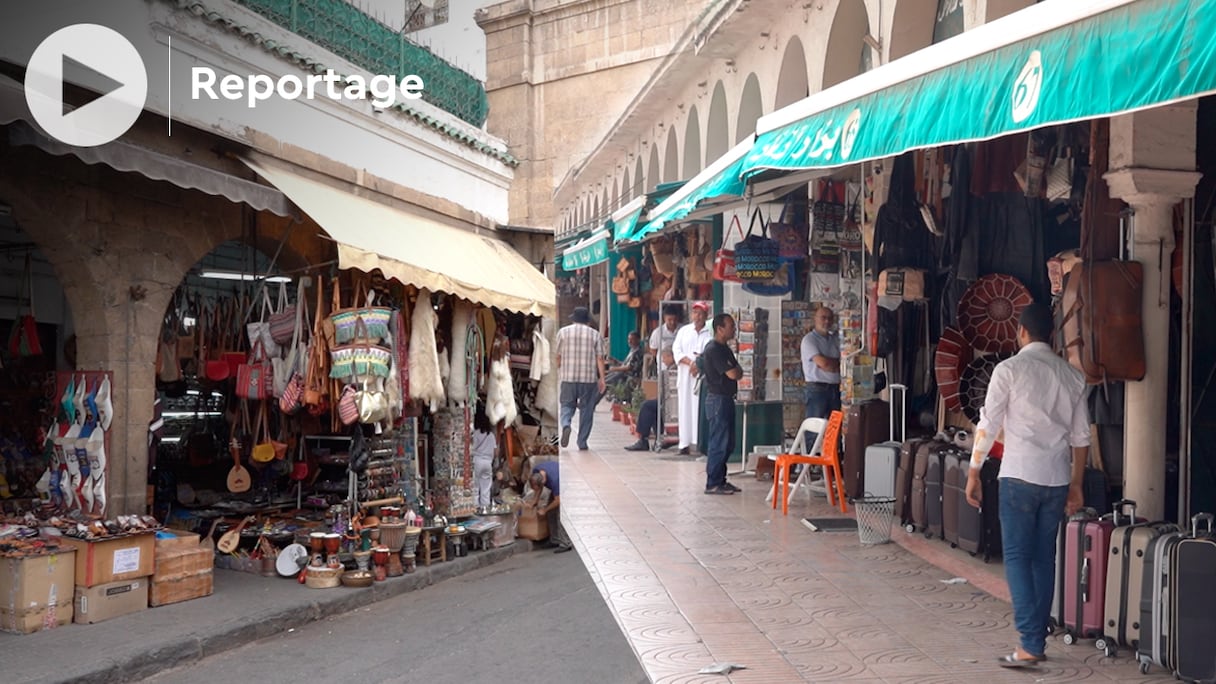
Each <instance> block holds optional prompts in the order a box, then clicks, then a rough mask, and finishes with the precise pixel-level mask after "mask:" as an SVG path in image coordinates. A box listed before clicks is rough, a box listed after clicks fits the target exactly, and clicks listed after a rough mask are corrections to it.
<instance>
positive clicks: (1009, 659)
mask: <svg viewBox="0 0 1216 684" xmlns="http://www.w3.org/2000/svg"><path fill="white" fill-rule="evenodd" d="M996 662H997V664H998V665H1000V666H1001V667H1033V666H1035V665H1038V664H1039V662H1041V659H1040V658H1034V657H1031V658H1019V657H1018V654H1017V652H1016V651H1015V652H1014V653H1010V654H1009V655H1004V656H1001V657H1000V658H997V659H996Z"/></svg>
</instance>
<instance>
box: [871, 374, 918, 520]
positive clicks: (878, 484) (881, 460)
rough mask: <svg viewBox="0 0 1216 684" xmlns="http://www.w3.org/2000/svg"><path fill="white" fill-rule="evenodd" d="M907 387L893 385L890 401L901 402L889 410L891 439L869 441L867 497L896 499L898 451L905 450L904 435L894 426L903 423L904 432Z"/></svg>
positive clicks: (901, 428)
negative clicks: (897, 434) (876, 442)
mask: <svg viewBox="0 0 1216 684" xmlns="http://www.w3.org/2000/svg"><path fill="white" fill-rule="evenodd" d="M907 391H908V390H907V388H906V387H904V386H903V385H891V403H892V404H898V406H899V409H898V410H896V409H895V408H894V407H892V408H891V410H889V411H888V412H887V415H888V416H889V418H888V420H889V421H890V436H889V438H888V441H886V442H879V443H878V444H870V445H867V446H866V450H865V457H864V458H865V475H864V477H863V478H862V481H863V482H865V496H870V497H879V498H886V499H893V498H895V471H896V470H898V469H899V452H900V451H901V450H902V449H903V434H900V435H899V437H898V438H897V437H896V436H895V426H896V424H897V423H898V424H900V426H901V427H900V430H899V432H900V433H902V432H903V427H902V424H903V421H904V406H905V402H906V401H907Z"/></svg>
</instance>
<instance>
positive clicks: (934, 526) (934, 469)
mask: <svg viewBox="0 0 1216 684" xmlns="http://www.w3.org/2000/svg"><path fill="white" fill-rule="evenodd" d="M954 448H955V447H954V445H952V444H949V443H947V442H935V443H934V445H933V447H932V448H930V449H929V463H928V466H927V468H926V469H925V536H926V537H937V538H938V539H941V538H943V535H944V534H945V528H944V526H943V524H942V515H943V512H942V496H943V493H944V492H943V486H944V478H945V456H946V454H947V453H948V452H949V451H951V450H952V449H954Z"/></svg>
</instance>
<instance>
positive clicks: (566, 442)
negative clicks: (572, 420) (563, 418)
mask: <svg viewBox="0 0 1216 684" xmlns="http://www.w3.org/2000/svg"><path fill="white" fill-rule="evenodd" d="M567 446H570V426H569V425H567V426H566V427H564V428H562V448H565V447H567Z"/></svg>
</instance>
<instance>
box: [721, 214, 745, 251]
mask: <svg viewBox="0 0 1216 684" xmlns="http://www.w3.org/2000/svg"><path fill="white" fill-rule="evenodd" d="M731 231H734V232H736V233H738V234H739V238H740V239H742V238H743V222H742V221H740V220H739V215H738V214H734V215H732V216H731V217H730V225H729V226H727V227H726V232H725V233H723V234H722V248H723V249H726V244H727V240H726V238H728V237H730V234H731Z"/></svg>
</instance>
